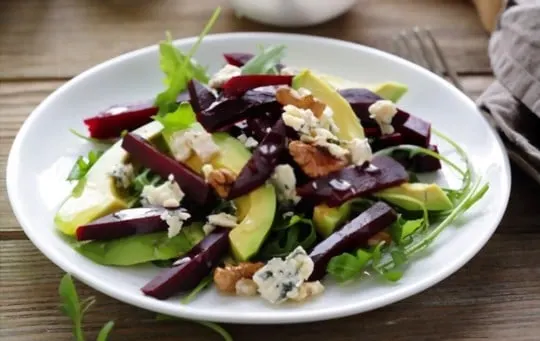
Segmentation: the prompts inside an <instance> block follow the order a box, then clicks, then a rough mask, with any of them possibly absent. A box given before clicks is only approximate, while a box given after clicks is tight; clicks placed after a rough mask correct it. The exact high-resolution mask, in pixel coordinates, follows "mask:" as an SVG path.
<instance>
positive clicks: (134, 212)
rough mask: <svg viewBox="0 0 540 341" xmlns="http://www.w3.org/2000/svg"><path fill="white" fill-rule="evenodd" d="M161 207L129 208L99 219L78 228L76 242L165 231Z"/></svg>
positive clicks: (165, 226)
mask: <svg viewBox="0 0 540 341" xmlns="http://www.w3.org/2000/svg"><path fill="white" fill-rule="evenodd" d="M165 211H166V209H165V208H161V207H148V208H147V207H140V208H129V209H125V210H121V211H118V212H115V213H113V214H109V215H106V216H104V217H101V218H99V219H97V220H95V221H93V222H91V223H89V224H86V225H82V226H79V227H78V228H77V231H76V233H75V234H76V237H77V240H111V239H117V238H122V237H127V236H132V235H134V234H146V233H152V232H157V231H165V230H167V227H168V226H167V223H166V222H165V221H164V220H163V219H161V218H160V217H161V215H162V214H163V212H165Z"/></svg>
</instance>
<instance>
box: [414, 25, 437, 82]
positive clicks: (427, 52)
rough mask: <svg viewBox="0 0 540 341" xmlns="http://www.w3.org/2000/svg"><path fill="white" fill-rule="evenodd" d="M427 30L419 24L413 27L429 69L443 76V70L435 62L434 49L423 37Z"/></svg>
mask: <svg viewBox="0 0 540 341" xmlns="http://www.w3.org/2000/svg"><path fill="white" fill-rule="evenodd" d="M424 32H425V30H421V29H420V28H419V27H418V26H416V27H414V28H413V34H414V37H415V38H416V41H417V42H418V46H420V51H421V52H422V55H423V57H424V60H425V61H426V64H427V66H428V69H429V70H431V71H433V72H434V73H436V74H437V75H439V76H441V77H442V76H443V72H442V71H441V69H440V68H439V66H438V65H437V63H436V62H435V60H436V57H435V56H434V55H433V53H432V52H431V51H432V49H430V48H429V47H428V46H427V44H426V43H425V39H424V38H423V37H422V36H423V35H424V34H423V33H424Z"/></svg>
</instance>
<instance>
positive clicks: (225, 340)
mask: <svg viewBox="0 0 540 341" xmlns="http://www.w3.org/2000/svg"><path fill="white" fill-rule="evenodd" d="M156 320H157V321H175V320H180V321H187V322H193V323H197V324H200V325H201V326H203V327H206V328H208V329H211V330H213V331H214V332H216V333H218V334H219V335H220V336H221V337H222V338H223V341H233V338H232V336H231V334H229V332H228V331H226V330H225V329H224V328H223V327H221V326H220V325H219V324H217V323H214V322H207V321H197V320H187V319H182V318H179V317H174V316H169V315H164V314H157V315H156Z"/></svg>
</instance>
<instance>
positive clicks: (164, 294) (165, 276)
mask: <svg viewBox="0 0 540 341" xmlns="http://www.w3.org/2000/svg"><path fill="white" fill-rule="evenodd" d="M228 249H229V231H228V230H226V229H217V230H215V231H214V232H212V233H210V234H209V235H208V236H206V237H205V238H204V239H203V240H202V241H201V242H200V243H199V244H197V245H196V246H195V247H194V248H193V249H192V250H191V251H190V252H189V253H188V254H187V255H186V256H185V257H184V258H182V259H183V261H180V262H179V263H180V264H179V265H176V266H174V267H172V268H170V269H167V270H164V271H163V272H161V273H160V274H159V275H157V276H156V277H155V278H154V279H152V280H151V281H150V282H149V283H148V284H146V285H145V286H144V287H143V288H142V289H141V290H142V292H143V293H144V294H145V295H148V296H152V297H155V298H157V299H160V300H164V299H167V298H169V297H171V296H173V295H174V294H176V293H179V292H182V291H187V290H190V289H193V288H194V287H196V286H197V284H199V282H200V281H201V280H202V279H203V278H204V277H205V276H207V275H208V274H209V273H210V271H212V269H213V268H214V267H216V266H217V265H218V264H219V262H220V261H221V258H222V257H223V256H224V255H225V254H226V253H227V250H228Z"/></svg>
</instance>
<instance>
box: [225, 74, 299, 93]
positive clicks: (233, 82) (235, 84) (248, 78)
mask: <svg viewBox="0 0 540 341" xmlns="http://www.w3.org/2000/svg"><path fill="white" fill-rule="evenodd" d="M292 79H293V76H281V75H241V76H236V77H233V78H231V79H229V80H228V81H227V83H225V84H223V93H224V94H225V95H226V96H228V97H234V96H241V95H243V94H244V93H246V91H248V90H251V89H255V88H260V87H262V86H269V85H289V86H290V85H291V84H292Z"/></svg>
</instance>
